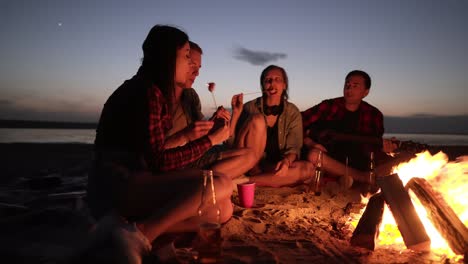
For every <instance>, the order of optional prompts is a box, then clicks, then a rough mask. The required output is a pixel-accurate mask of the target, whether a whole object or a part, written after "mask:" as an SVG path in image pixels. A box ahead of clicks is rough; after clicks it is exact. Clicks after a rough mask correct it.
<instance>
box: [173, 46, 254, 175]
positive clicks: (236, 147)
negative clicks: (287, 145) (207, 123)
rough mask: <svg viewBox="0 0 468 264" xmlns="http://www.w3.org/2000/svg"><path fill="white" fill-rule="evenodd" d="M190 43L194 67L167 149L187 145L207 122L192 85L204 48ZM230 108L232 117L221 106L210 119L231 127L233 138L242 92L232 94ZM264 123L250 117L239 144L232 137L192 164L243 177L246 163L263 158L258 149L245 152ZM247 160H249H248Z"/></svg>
mask: <svg viewBox="0 0 468 264" xmlns="http://www.w3.org/2000/svg"><path fill="white" fill-rule="evenodd" d="M189 45H190V56H191V58H192V63H193V68H192V72H191V73H190V75H189V77H188V78H187V82H186V83H185V86H184V87H185V89H183V90H182V94H181V95H180V98H179V100H178V101H179V105H180V107H178V108H177V109H176V110H175V113H174V117H173V119H172V128H171V129H170V130H169V131H168V132H167V134H166V141H165V143H164V144H165V147H166V148H174V147H178V146H183V145H185V144H186V143H187V142H189V141H190V140H189V139H190V137H191V133H193V130H196V129H203V128H199V127H198V125H199V124H200V123H204V121H203V120H204V115H203V113H202V106H201V102H200V98H199V96H198V94H197V92H196V91H195V89H193V88H191V87H192V85H193V83H194V82H195V80H196V78H197V77H198V75H199V73H200V68H201V66H202V55H203V50H202V49H201V47H200V46H199V45H198V44H197V43H195V42H193V41H189ZM231 107H232V116H231V113H230V112H229V111H227V110H226V109H225V108H224V107H222V106H220V107H218V109H217V110H216V112H215V113H214V114H213V116H212V117H211V118H210V119H209V120H213V121H214V122H215V127H213V128H211V129H215V128H216V127H217V126H218V127H219V126H223V125H224V124H226V125H227V126H228V127H229V135H230V136H229V137H230V138H232V135H233V134H234V130H235V127H236V124H237V121H238V119H239V116H240V113H241V111H242V95H241V94H238V95H234V96H233V97H232V100H231ZM261 125H262V123H261V122H259V121H258V120H254V119H252V120H249V122H246V123H245V124H244V125H243V127H242V130H243V131H245V133H244V135H243V136H241V137H240V138H239V140H238V141H237V143H236V144H234V142H233V140H232V139H231V140H226V141H225V142H224V143H226V144H219V145H216V146H213V147H212V148H211V149H210V150H208V151H207V152H205V154H204V155H203V156H202V157H201V158H200V159H199V160H197V162H194V163H192V164H191V165H190V167H195V168H211V169H212V170H213V171H214V172H215V173H222V174H226V175H228V176H229V177H231V178H236V177H238V176H240V175H241V174H242V173H243V172H245V171H246V170H245V168H246V166H249V167H250V168H251V167H252V166H253V164H254V163H255V162H256V161H258V159H259V158H260V157H256V156H255V157H252V155H253V154H255V152H251V151H250V152H246V144H245V143H244V142H245V141H251V140H253V139H251V137H256V136H255V135H257V134H259V133H261V131H263V128H262V127H261ZM249 154H250V155H249ZM246 159H248V161H247V162H245V161H246ZM252 162H254V163H252ZM240 163H242V164H240Z"/></svg>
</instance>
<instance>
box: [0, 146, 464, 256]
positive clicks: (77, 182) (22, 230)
mask: <svg viewBox="0 0 468 264" xmlns="http://www.w3.org/2000/svg"><path fill="white" fill-rule="evenodd" d="M434 149H437V150H439V149H442V150H444V152H445V153H447V154H448V156H449V157H450V159H451V160H453V159H455V158H456V157H457V156H461V155H468V147H466V146H462V147H437V148H434ZM0 159H1V160H2V163H1V167H0V169H1V170H2V171H3V173H2V177H1V181H0V182H1V183H2V185H1V189H0V205H1V206H0V214H1V218H0V223H2V229H1V230H2V231H1V233H2V234H1V235H0V253H1V255H2V259H4V260H8V261H7V262H4V263H63V262H60V261H61V260H63V259H66V257H67V256H69V255H71V254H73V253H74V252H75V250H76V248H77V247H78V246H79V245H81V244H82V243H83V242H84V241H85V240H86V238H87V235H88V230H89V228H90V226H91V225H92V223H93V220H92V219H91V218H90V217H89V213H88V211H87V208H86V204H85V203H84V202H83V199H82V198H83V197H84V195H83V191H84V188H85V186H86V171H87V169H88V167H89V165H90V163H91V160H92V145H79V144H0ZM44 178H47V182H46V184H45V185H44V184H43V183H44V181H42V182H41V181H34V180H33V179H44ZM57 179H59V180H57ZM60 192H72V195H70V197H57V196H53V195H52V196H51V195H50V194H52V193H60ZM232 200H233V203H234V204H235V208H234V215H233V217H232V219H231V220H230V221H229V222H228V223H226V224H225V225H224V226H223V227H222V230H221V232H222V236H223V239H224V242H223V258H224V262H225V263H442V262H445V263H463V261H464V260H463V258H461V259H459V260H455V259H454V258H451V259H448V258H446V257H445V256H444V255H437V254H435V253H426V254H423V253H417V252H413V251H410V250H402V249H401V248H399V247H377V248H376V250H375V251H368V250H365V249H360V248H357V247H352V246H350V244H349V240H350V237H351V235H352V232H353V230H354V227H352V226H351V224H350V219H351V218H356V215H359V213H360V211H361V210H362V209H363V208H364V204H362V203H361V202H360V200H361V198H360V195H359V193H358V192H357V191H353V190H349V191H346V192H339V188H338V186H337V185H336V184H335V183H333V182H332V183H330V184H328V185H327V186H326V188H325V189H324V191H323V192H322V195H321V196H315V195H314V194H313V193H309V192H307V190H306V188H305V186H303V185H301V186H297V187H283V188H267V187H257V189H256V203H257V205H256V206H255V207H254V208H250V209H245V208H241V207H239V206H238V205H237V204H238V197H237V191H234V195H233V198H232ZM6 204H8V205H6ZM12 204H15V205H17V206H16V207H15V206H12ZM178 252H183V249H180V250H178ZM180 259H181V260H182V261H184V260H187V256H185V257H184V256H183V254H182V256H180ZM2 262H3V261H2Z"/></svg>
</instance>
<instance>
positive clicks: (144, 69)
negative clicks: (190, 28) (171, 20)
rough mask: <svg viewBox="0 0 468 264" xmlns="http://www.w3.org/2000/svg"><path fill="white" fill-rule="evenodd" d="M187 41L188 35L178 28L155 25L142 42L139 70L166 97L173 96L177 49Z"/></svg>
mask: <svg viewBox="0 0 468 264" xmlns="http://www.w3.org/2000/svg"><path fill="white" fill-rule="evenodd" d="M188 41H189V38H188V35H187V34H186V33H185V32H183V31H182V30H180V29H178V28H175V27H172V26H166V25H155V26H154V27H153V28H151V30H150V32H149V33H148V36H147V37H146V39H145V41H144V42H143V45H142V48H143V60H142V64H141V67H140V70H139V72H141V73H142V74H143V76H144V77H145V78H147V79H148V80H150V81H151V83H153V84H155V85H157V86H158V88H159V89H160V90H161V92H162V93H163V94H164V96H165V97H166V98H171V97H173V96H175V88H174V86H175V84H174V76H175V72H176V59H177V50H179V49H181V48H182V47H183V46H184V45H185V44H186V43H187V42H188ZM169 102H171V101H170V100H169Z"/></svg>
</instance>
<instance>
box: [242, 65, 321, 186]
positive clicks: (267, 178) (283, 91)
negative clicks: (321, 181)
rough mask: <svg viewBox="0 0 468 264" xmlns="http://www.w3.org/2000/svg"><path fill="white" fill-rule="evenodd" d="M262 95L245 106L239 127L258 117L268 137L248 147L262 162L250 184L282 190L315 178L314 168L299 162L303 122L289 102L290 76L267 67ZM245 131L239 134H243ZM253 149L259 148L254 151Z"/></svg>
mask: <svg viewBox="0 0 468 264" xmlns="http://www.w3.org/2000/svg"><path fill="white" fill-rule="evenodd" d="M260 85H261V88H262V92H263V95H262V96H261V97H258V98H256V99H254V100H252V101H250V102H247V103H245V105H244V106H243V111H242V114H241V117H240V121H239V123H240V124H242V123H243V122H245V121H244V120H246V119H248V118H251V117H256V118H257V119H261V120H263V122H264V123H265V124H266V127H267V128H266V134H264V136H263V137H261V138H259V139H258V140H257V141H255V142H250V144H253V145H248V146H249V147H251V148H252V149H255V150H256V151H257V152H258V153H257V154H258V155H261V156H262V157H263V158H262V159H261V160H260V162H259V163H258V164H257V166H256V167H254V169H252V170H251V171H250V172H249V175H250V176H251V177H250V181H251V182H255V183H256V184H257V185H260V186H272V187H280V186H286V185H294V184H298V183H302V182H303V181H305V180H307V179H308V178H310V176H311V175H313V172H314V167H313V165H312V163H310V162H308V161H300V160H299V154H300V150H301V147H302V138H303V137H302V119H301V113H300V112H299V110H298V108H297V107H296V106H295V105H294V104H293V103H291V102H289V101H288V100H287V99H288V76H287V74H286V71H285V70H284V69H283V68H281V67H278V66H275V65H270V66H268V67H266V68H265V69H264V70H263V72H262V74H261V76H260ZM241 133H242V130H240V131H238V134H237V135H239V134H241ZM253 146H256V147H255V148H254V147H253Z"/></svg>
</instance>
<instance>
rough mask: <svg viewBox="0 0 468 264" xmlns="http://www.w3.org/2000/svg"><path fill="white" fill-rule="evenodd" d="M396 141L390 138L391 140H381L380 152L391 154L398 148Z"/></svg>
mask: <svg viewBox="0 0 468 264" xmlns="http://www.w3.org/2000/svg"><path fill="white" fill-rule="evenodd" d="M396 142H397V139H396V138H394V137H392V138H391V139H382V151H383V152H385V153H392V152H393V151H395V149H397V148H398V145H397V143H396Z"/></svg>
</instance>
